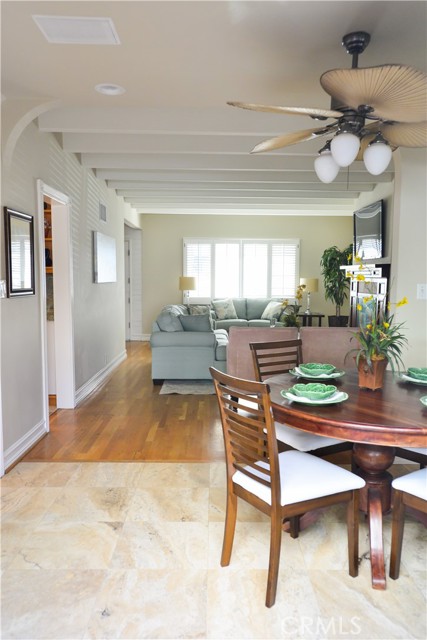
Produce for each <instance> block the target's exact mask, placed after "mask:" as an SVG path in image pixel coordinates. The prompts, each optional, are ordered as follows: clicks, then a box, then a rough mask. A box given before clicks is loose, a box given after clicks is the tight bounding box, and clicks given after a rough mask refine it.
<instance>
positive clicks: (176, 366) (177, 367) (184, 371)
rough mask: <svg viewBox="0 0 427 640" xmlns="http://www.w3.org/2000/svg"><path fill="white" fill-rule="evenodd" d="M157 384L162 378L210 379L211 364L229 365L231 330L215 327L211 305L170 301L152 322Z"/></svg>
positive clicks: (152, 373)
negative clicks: (229, 337) (228, 350)
mask: <svg viewBox="0 0 427 640" xmlns="http://www.w3.org/2000/svg"><path fill="white" fill-rule="evenodd" d="M150 344H151V354H152V365H151V377H152V380H153V382H154V384H160V383H161V382H162V381H163V380H209V379H211V375H210V373H209V367H215V368H216V369H219V370H220V371H224V372H225V371H226V369H227V345H228V334H227V331H225V330H224V329H214V325H213V321H212V317H211V313H210V307H209V305H194V306H191V305H190V306H187V305H181V304H173V305H168V306H166V307H164V308H163V309H162V311H161V312H160V314H159V315H158V316H157V319H156V321H155V322H154V323H153V326H152V333H151V338H150Z"/></svg>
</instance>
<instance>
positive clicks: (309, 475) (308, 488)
mask: <svg viewBox="0 0 427 640" xmlns="http://www.w3.org/2000/svg"><path fill="white" fill-rule="evenodd" d="M258 465H259V467H260V471H259V472H258V471H256V470H254V469H251V472H252V473H254V474H255V475H258V476H259V477H260V478H264V479H265V480H268V476H266V475H265V474H263V473H262V470H261V469H268V467H269V465H268V463H267V462H264V461H263V460H260V461H259V463H258ZM279 467H280V484H281V500H280V503H281V505H282V506H283V505H285V504H294V503H295V502H302V501H304V500H313V499H314V498H320V497H322V496H329V495H333V494H336V493H342V492H343V491H351V490H353V489H360V488H361V487H363V486H364V485H365V481H364V480H363V479H362V478H360V477H359V476H357V475H355V474H354V473H351V471H346V469H342V468H341V467H338V466H336V465H335V464H332V463H331V462H327V461H326V460H322V458H316V457H315V456H311V455H310V454H309V453H303V452H302V451H284V452H283V453H280V454H279ZM233 482H234V483H235V484H238V485H240V486H241V487H243V488H244V489H246V490H247V491H250V492H251V493H253V494H254V495H256V496H258V498H261V500H264V502H266V503H267V504H271V490H270V487H266V486H265V485H263V484H261V483H260V482H257V481H256V480H255V479H253V478H249V477H248V476H247V475H245V474H244V473H242V471H236V473H235V474H234V475H233Z"/></svg>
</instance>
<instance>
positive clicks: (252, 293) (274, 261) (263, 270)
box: [183, 238, 299, 301]
mask: <svg viewBox="0 0 427 640" xmlns="http://www.w3.org/2000/svg"><path fill="white" fill-rule="evenodd" d="M183 256H184V264H183V275H186V276H194V277H195V278H196V284H197V289H196V290H195V291H193V292H191V300H192V301H206V300H210V299H212V298H223V297H224V298H226V297H235V298H238V297H246V298H264V297H267V298H268V297H272V298H292V297H294V296H295V292H296V287H297V284H298V282H299V240H298V239H285V240H264V239H241V240H236V239H223V238H184V251H183Z"/></svg>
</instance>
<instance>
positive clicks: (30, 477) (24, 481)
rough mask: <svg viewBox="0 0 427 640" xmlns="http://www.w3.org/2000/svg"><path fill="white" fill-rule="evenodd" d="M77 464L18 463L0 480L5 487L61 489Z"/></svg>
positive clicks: (76, 469)
mask: <svg viewBox="0 0 427 640" xmlns="http://www.w3.org/2000/svg"><path fill="white" fill-rule="evenodd" d="M80 466H81V465H80V463H78V462H20V463H19V464H18V465H17V466H16V467H14V468H13V469H12V470H11V471H10V472H9V473H7V474H6V475H5V476H3V478H2V479H1V481H0V482H1V487H2V491H3V489H5V488H6V487H24V486H25V487H63V486H65V485H66V484H67V483H68V482H69V481H70V479H71V478H72V477H73V476H74V474H75V473H76V471H78V469H79V468H80Z"/></svg>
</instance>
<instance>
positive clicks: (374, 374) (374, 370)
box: [357, 358, 388, 391]
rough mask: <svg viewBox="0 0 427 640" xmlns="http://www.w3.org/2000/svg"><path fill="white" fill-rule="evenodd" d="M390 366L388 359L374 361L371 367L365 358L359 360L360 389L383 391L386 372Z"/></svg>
mask: <svg viewBox="0 0 427 640" xmlns="http://www.w3.org/2000/svg"><path fill="white" fill-rule="evenodd" d="M387 364H388V360H387V358H381V359H379V360H372V365H371V366H369V364H368V362H367V360H366V359H365V358H359V362H358V365H357V369H358V371H359V387H361V388H362V389H371V390H372V391H375V390H376V389H382V387H383V382H384V372H385V370H386V367H387Z"/></svg>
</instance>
